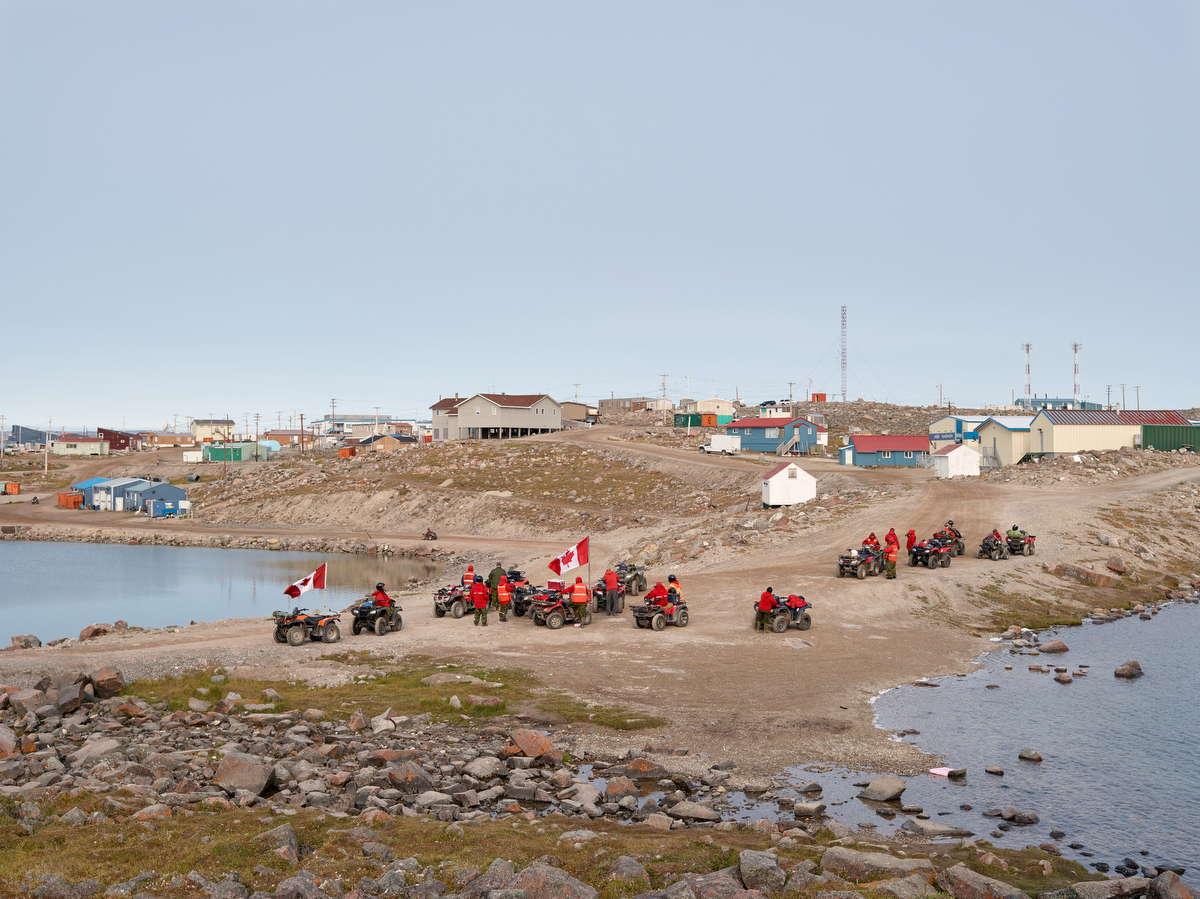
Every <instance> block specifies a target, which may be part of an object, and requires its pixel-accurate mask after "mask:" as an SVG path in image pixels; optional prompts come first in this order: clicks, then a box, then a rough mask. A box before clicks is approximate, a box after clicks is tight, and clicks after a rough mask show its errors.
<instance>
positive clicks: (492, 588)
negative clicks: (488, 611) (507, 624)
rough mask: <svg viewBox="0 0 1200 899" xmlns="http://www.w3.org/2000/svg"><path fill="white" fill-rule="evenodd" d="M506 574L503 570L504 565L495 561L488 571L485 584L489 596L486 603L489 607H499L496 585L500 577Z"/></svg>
mask: <svg viewBox="0 0 1200 899" xmlns="http://www.w3.org/2000/svg"><path fill="white" fill-rule="evenodd" d="M506 574H508V572H506V571H505V570H504V566H503V565H501V564H500V563H499V562H497V563H496V567H495V568H493V569H492V570H491V571H489V572H488V578H487V585H488V597H489V598H490V602H489V603H488V606H489V608H492V609H498V608H500V595H499V594H498V593H497V592H496V587H497V586H498V585H499V584H500V578H502V577H504V576H505V575H506Z"/></svg>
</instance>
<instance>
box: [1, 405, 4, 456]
mask: <svg viewBox="0 0 1200 899" xmlns="http://www.w3.org/2000/svg"><path fill="white" fill-rule="evenodd" d="M3 455H4V416H3V415H0V456H3Z"/></svg>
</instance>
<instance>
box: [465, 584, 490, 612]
mask: <svg viewBox="0 0 1200 899" xmlns="http://www.w3.org/2000/svg"><path fill="white" fill-rule="evenodd" d="M467 595H468V596H469V597H470V599H471V602H472V603H474V605H475V608H477V609H486V608H487V604H488V588H487V584H472V585H471V592H470V593H469V594H467Z"/></svg>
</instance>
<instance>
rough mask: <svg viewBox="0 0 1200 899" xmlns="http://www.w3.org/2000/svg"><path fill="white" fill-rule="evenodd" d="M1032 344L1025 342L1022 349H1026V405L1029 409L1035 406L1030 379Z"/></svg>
mask: <svg viewBox="0 0 1200 899" xmlns="http://www.w3.org/2000/svg"><path fill="white" fill-rule="evenodd" d="M1031 346H1032V344H1029V343H1023V344H1021V349H1023V350H1024V351H1025V406H1026V408H1028V409H1032V408H1033V388H1032V386H1031V383H1030V380H1029V348H1030V347H1031Z"/></svg>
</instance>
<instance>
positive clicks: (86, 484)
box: [71, 478, 110, 509]
mask: <svg viewBox="0 0 1200 899" xmlns="http://www.w3.org/2000/svg"><path fill="white" fill-rule="evenodd" d="M108 480H110V478H88V479H87V480H86V481H80V482H79V483H78V484H72V485H71V490H72V492H74V493H82V494H83V504H84V506H86V507H87V508H89V509H90V508H91V506H92V488H94V487H95V486H96V485H97V484H103V483H105V482H106V481H108Z"/></svg>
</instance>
